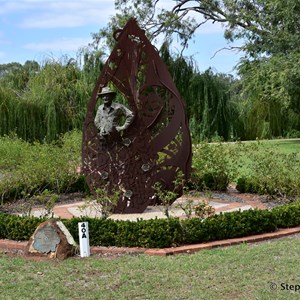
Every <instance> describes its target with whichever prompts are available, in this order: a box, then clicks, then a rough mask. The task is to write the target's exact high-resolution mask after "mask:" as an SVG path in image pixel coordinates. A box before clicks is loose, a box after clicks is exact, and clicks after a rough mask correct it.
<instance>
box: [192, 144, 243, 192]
mask: <svg viewBox="0 0 300 300" xmlns="http://www.w3.org/2000/svg"><path fill="white" fill-rule="evenodd" d="M235 155H236V154H235V153H234V152H233V151H231V149H230V148H229V147H228V145H225V144H221V143H219V144H208V143H200V144H197V145H194V147H193V171H192V174H191V180H190V183H189V187H190V188H193V189H197V190H207V189H209V190H219V191H225V190H226V189H227V186H228V183H229V181H230V180H232V178H234V177H235V176H236V172H237V169H238V166H237V164H236V163H235V162H234V161H235Z"/></svg>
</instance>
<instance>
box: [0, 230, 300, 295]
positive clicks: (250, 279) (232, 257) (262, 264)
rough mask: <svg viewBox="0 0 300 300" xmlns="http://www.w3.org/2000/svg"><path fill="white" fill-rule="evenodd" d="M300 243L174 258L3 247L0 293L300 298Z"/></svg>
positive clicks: (284, 242) (241, 247)
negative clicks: (51, 253)
mask: <svg viewBox="0 0 300 300" xmlns="http://www.w3.org/2000/svg"><path fill="white" fill-rule="evenodd" d="M299 249H300V236H299V235H298V236H296V237H289V238H284V239H280V240H276V241H272V242H264V243H260V244H255V245H246V244H242V245H238V246H233V247H229V248H219V249H214V250H207V251H202V252H199V253H196V254H192V255H187V254H185V255H176V256H169V257H151V256H146V255H139V256H130V255H125V256H120V257H113V258H112V257H97V256H93V257H90V258H84V259H82V258H70V259H68V260H65V261H40V262H37V261H33V260H27V259H24V258H22V257H9V256H7V255H5V254H3V253H2V254H1V253H0V266H1V267H0V270H1V281H0V292H1V297H0V298H1V299H6V300H9V299H18V300H21V299H39V300H41V299H55V300H59V299H143V300H144V299H282V300H283V299H284V300H285V299H299V297H300V286H299V285H300V264H299V260H300V251H299ZM293 289H294V290H293ZM295 289H299V290H298V291H295Z"/></svg>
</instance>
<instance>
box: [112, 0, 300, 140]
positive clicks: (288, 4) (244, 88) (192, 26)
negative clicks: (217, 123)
mask: <svg viewBox="0 0 300 300" xmlns="http://www.w3.org/2000/svg"><path fill="white" fill-rule="evenodd" d="M115 5H116V9H117V10H118V12H119V13H118V14H117V15H116V16H115V18H117V16H120V15H121V16H123V17H125V16H127V17H128V16H134V17H136V18H137V19H138V21H139V23H140V24H141V27H143V28H144V29H146V30H147V32H148V34H149V36H150V37H151V38H153V39H154V38H155V37H157V36H159V35H164V36H165V38H170V39H172V37H174V34H177V35H178V37H179V39H180V40H181V42H182V45H183V47H185V46H186V45H187V44H188V42H189V40H190V39H191V38H193V36H194V33H195V32H196V31H197V30H201V26H202V25H204V24H205V23H207V22H211V23H219V24H222V25H223V28H224V37H225V38H226V39H227V40H228V41H229V42H235V41H239V44H240V46H239V47H235V46H234V44H231V46H229V48H231V49H236V48H238V49H239V50H240V51H242V53H243V54H244V57H243V58H242V59H241V61H240V62H239V65H238V67H237V70H238V73H239V75H240V77H241V86H240V89H241V90H240V91H241V97H240V101H242V102H244V104H243V103H242V104H239V105H238V106H239V107H241V108H244V109H242V110H241V112H240V117H241V118H243V119H244V122H245V124H244V126H245V128H248V129H247V131H248V132H249V133H250V132H251V134H250V135H251V136H249V137H251V138H252V137H256V136H260V137H262V136H264V135H265V136H272V135H282V134H284V132H285V131H288V130H291V129H297V130H300V128H299V126H300V124H299V123H300V122H299V118H300V115H299V107H300V96H299V92H300V91H299V88H298V86H299V81H300V74H299V71H298V70H299V67H300V58H299V48H300V19H299V11H300V2H299V0H288V1H287V0H285V1H282V0H198V1H195V0H181V1H180V0H177V1H172V2H170V1H164V0H156V1H151V0H116V1H115ZM247 121H249V122H248V123H247V124H246V122H247Z"/></svg>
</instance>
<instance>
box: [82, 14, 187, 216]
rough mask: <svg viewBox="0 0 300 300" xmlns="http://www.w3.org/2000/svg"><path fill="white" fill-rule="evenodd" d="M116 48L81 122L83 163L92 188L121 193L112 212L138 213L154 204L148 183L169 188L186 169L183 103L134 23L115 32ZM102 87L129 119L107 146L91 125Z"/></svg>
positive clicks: (109, 140)
mask: <svg viewBox="0 0 300 300" xmlns="http://www.w3.org/2000/svg"><path fill="white" fill-rule="evenodd" d="M114 38H115V39H116V46H115V47H114V49H113V51H112V53H111V55H110V56H109V58H108V60H107V62H106V64H105V66H104V68H103V70H102V72H101V74H100V77H99V78H98V80H97V83H96V86H95V88H94V91H93V94H92V96H91V99H90V102H89V104H88V110H87V114H86V118H85V122H84V130H83V145H82V163H83V172H84V174H85V175H86V178H87V182H88V185H89V186H90V188H91V190H95V189H96V188H98V187H103V186H106V187H107V188H108V190H109V191H113V190H114V189H121V190H122V191H123V195H122V196H121V197H120V199H119V201H118V204H117V205H116V207H115V208H114V212H115V213H141V212H143V211H144V210H145V209H146V207H147V206H148V205H154V204H156V202H157V199H155V197H154V191H153V185H154V184H155V183H156V182H160V183H161V184H162V186H163V188H165V189H170V190H172V189H173V188H174V180H175V178H176V174H177V172H178V171H182V173H183V174H184V175H185V177H186V178H187V177H188V176H189V174H190V170H191V139H190V134H189V130H188V125H187V119H186V114H185V109H184V103H183V101H182V99H181V96H180V95H179V92H178V90H177V88H176V86H175V84H174V82H173V81H172V78H171V76H170V74H169V72H168V70H167V67H166V65H165V64H164V62H163V61H162V60H161V59H160V57H159V54H158V52H157V50H156V49H155V48H154V47H153V46H152V45H151V43H150V42H149V40H148V39H147V38H146V36H145V33H144V31H143V30H141V29H140V28H139V27H138V25H137V23H136V21H135V20H134V19H130V20H129V21H128V23H127V24H126V26H125V27H124V28H123V29H122V30H118V31H116V32H115V33H114ZM107 86H110V87H112V88H113V89H114V90H115V91H117V92H118V93H119V94H121V95H122V96H123V98H124V99H125V102H127V103H128V107H129V110H130V111H131V112H133V114H134V119H133V121H132V123H131V124H130V126H129V127H128V128H127V129H126V130H124V131H123V132H122V133H118V132H115V133H114V134H112V135H111V136H110V137H109V139H108V140H107V141H106V142H103V141H102V140H101V139H100V138H99V135H98V133H99V132H98V129H97V127H96V125H95V122H94V120H95V114H96V110H97V107H96V105H97V95H98V94H99V93H100V92H101V91H102V90H103V89H104V88H106V87H107Z"/></svg>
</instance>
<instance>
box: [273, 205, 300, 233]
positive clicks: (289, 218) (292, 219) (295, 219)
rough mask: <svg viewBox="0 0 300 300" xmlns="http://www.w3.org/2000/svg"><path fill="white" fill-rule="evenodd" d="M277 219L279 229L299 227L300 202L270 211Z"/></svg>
mask: <svg viewBox="0 0 300 300" xmlns="http://www.w3.org/2000/svg"><path fill="white" fill-rule="evenodd" d="M272 212H273V214H274V215H275V217H276V218H277V226H278V227H279V228H287V227H293V226H298V225H300V200H298V201H297V202H294V203H289V204H286V205H282V206H277V207H275V208H273V210H272Z"/></svg>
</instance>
